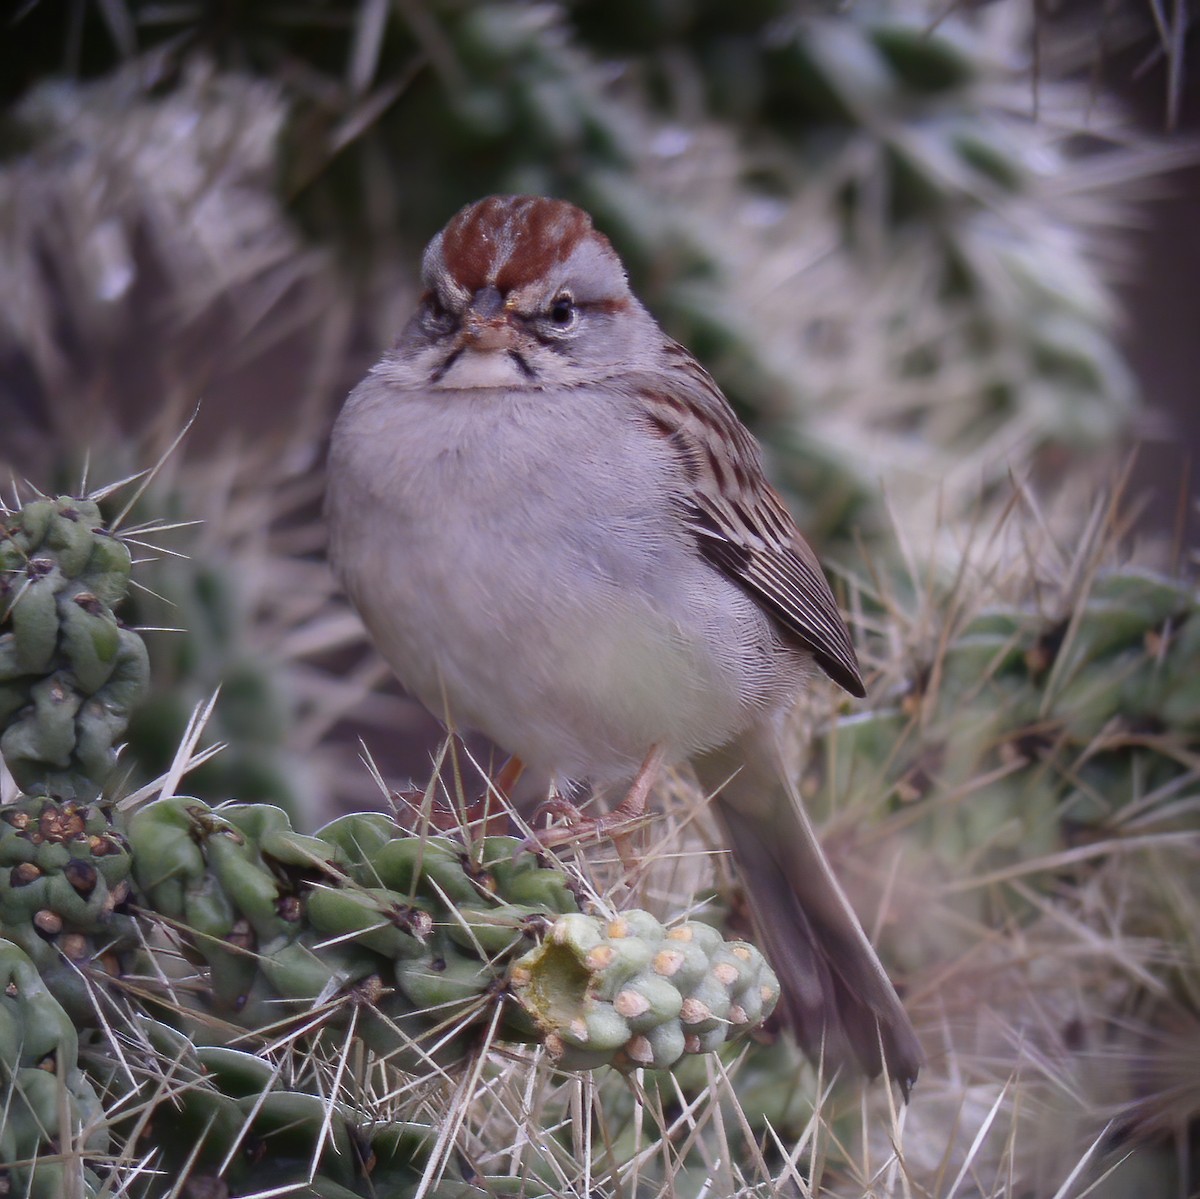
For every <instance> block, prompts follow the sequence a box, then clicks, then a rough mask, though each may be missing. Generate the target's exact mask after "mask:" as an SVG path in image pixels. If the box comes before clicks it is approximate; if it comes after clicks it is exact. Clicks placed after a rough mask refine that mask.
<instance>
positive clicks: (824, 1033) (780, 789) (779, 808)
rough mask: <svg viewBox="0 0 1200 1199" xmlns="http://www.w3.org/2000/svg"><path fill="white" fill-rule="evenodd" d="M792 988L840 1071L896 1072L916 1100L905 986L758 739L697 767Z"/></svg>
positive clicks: (812, 1034) (794, 1007)
mask: <svg viewBox="0 0 1200 1199" xmlns="http://www.w3.org/2000/svg"><path fill="white" fill-rule="evenodd" d="M696 772H697V774H698V775H699V777H700V782H701V785H702V786H703V787H704V788H705V789H706V790H707V791H708V792H709V793H715V794H716V811H717V814H718V816H719V817H720V819H721V822H722V823H723V824H724V826H725V830H726V833H727V836H728V844H729V846H730V848H731V849H732V850H733V856H734V861H735V862H736V864H737V866H738V869H739V872H740V874H741V878H742V883H743V885H744V886H745V888H746V893H747V895H748V897H749V900H750V908H751V911H752V912H753V915H754V921H755V923H756V924H757V926H758V931H759V935H760V937H761V938H762V940H763V944H764V948H765V950H766V953H767V957H768V958H769V959H770V962H771V965H772V966H773V967H774V968H775V972H776V974H777V975H778V976H779V981H780V984H781V986H782V992H783V993H782V1003H783V1006H784V1011H785V1013H786V1015H787V1017H788V1020H789V1022H790V1024H791V1026H792V1029H793V1031H794V1032H795V1035H796V1039H797V1041H798V1042H799V1044H800V1047H801V1048H802V1049H803V1050H804V1052H805V1053H806V1054H807V1055H808V1056H809V1057H810V1058H811V1059H813V1060H814V1061H815V1060H816V1059H817V1058H819V1057H820V1056H822V1055H824V1061H825V1067H826V1069H827V1070H832V1069H834V1068H836V1067H838V1066H841V1065H843V1064H851V1063H852V1062H857V1064H858V1066H859V1068H861V1070H862V1071H863V1072H864V1073H866V1074H867V1075H868V1076H869V1077H871V1078H874V1077H875V1076H876V1075H877V1074H878V1073H879V1072H880V1070H881V1069H882V1068H883V1067H884V1065H885V1064H886V1066H887V1072H888V1075H889V1076H890V1077H891V1078H893V1079H894V1080H895V1081H896V1082H898V1083H899V1084H900V1088H901V1090H902V1091H903V1092H904V1097H905V1099H906V1100H907V1098H908V1093H909V1090H910V1088H911V1087H912V1084H913V1083H914V1082H915V1081H916V1078H917V1073H918V1071H919V1070H920V1068H921V1065H922V1063H923V1061H924V1058H923V1055H922V1053H921V1046H920V1043H919V1042H918V1040H917V1035H916V1033H915V1032H914V1031H913V1027H912V1024H911V1023H910V1022H909V1019H908V1015H907V1014H906V1013H905V1011H904V1008H903V1006H902V1005H901V1003H900V999H899V997H898V996H897V994H896V990H895V988H894V987H893V986H892V984H891V982H890V981H889V980H888V977H887V975H886V974H885V973H884V969H883V966H882V965H881V964H880V961H879V958H878V957H877V956H876V955H875V950H874V949H873V948H872V947H871V943H870V941H868V940H867V937H866V934H865V933H864V932H863V930H862V925H860V924H859V922H858V918H857V917H856V916H855V914H854V911H853V909H852V908H851V907H850V904H849V902H848V901H847V899H846V896H845V895H844V894H843V892H842V889H841V887H840V886H839V885H838V882H837V879H835V878H834V876H833V872H832V870H830V868H829V863H828V862H827V861H826V860H825V855H824V853H823V852H822V850H821V846H820V844H819V843H818V841H817V838H816V834H815V833H814V832H813V828H812V825H811V824H810V823H809V820H808V816H807V814H806V813H805V811H804V808H803V806H802V804H801V801H800V797H799V795H798V794H797V793H796V790H795V788H794V787H793V786H792V785H791V783H790V782H789V781H788V780H787V777H786V773H785V772H784V771H783V770H782V769H781V766H780V755H779V753H778V750H777V747H776V744H775V741H774V737H773V735H771V734H770V733H769V732H766V731H755V732H752V733H750V734H748V735H747V736H745V737H743V738H741V739H740V740H738V741H735V742H732V743H730V744H729V745H727V746H724V747H722V748H721V749H720V750H717V751H715V752H713V753H711V754H707V755H705V756H704V757H702V758H700V759H699V760H698V761H697V762H696Z"/></svg>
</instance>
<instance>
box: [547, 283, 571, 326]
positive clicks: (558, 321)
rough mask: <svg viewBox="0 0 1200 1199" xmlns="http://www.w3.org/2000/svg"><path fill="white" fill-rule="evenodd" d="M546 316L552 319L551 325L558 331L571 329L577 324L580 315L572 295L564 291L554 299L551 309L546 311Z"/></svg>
mask: <svg viewBox="0 0 1200 1199" xmlns="http://www.w3.org/2000/svg"><path fill="white" fill-rule="evenodd" d="M546 315H547V316H548V317H549V318H550V323H551V324H552V325H553V326H554V327H555V328H556V329H569V328H570V327H571V326H572V325H573V324H574V323H575V320H576V318H577V316H578V315H579V314H578V311H577V309H576V308H575V301H574V300H572V299H571V296H570V293H569V292H565V291H564V292H560V293H559V294H558V295H557V296H555V297H554V299H553V300H552V301H551V303H550V307H549V308H548V309H547V311H546Z"/></svg>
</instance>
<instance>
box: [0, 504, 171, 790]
mask: <svg viewBox="0 0 1200 1199" xmlns="http://www.w3.org/2000/svg"><path fill="white" fill-rule="evenodd" d="M129 564H130V558H129V551H128V550H127V549H126V548H125V546H124V545H123V544H122V543H121V542H120V541H117V540H116V539H115V538H113V537H111V536H109V534H108V533H107V532H106V531H105V530H104V528H103V525H102V522H101V519H100V511H99V509H98V508H97V507H96V505H95V504H94V503H92V502H91V501H89V500H75V499H70V498H63V499H59V500H38V501H36V502H35V503H32V504H29V505H27V506H25V507H24V508H22V509H21V510H20V511H19V512H18V513H15V514H14V515H13V516H12V517H11V518H10V523H9V525H8V527H7V528H6V529H5V530H4V535H3V536H0V627H3V626H7V631H6V632H4V633H3V634H0V720H2V721H3V723H4V725H5V729H4V733H3V737H2V738H0V750H2V751H3V754H4V759H5V762H6V763H7V765H8V769H9V771H10V772H11V773H12V775H13V777H14V778H15V779H16V781H17V783H18V784H19V785H21V786H23V787H25V788H26V790H29V791H34V792H40V793H43V794H47V793H48V794H55V795H59V796H64V797H67V798H74V797H76V796H78V797H79V798H82V799H92V798H94V797H95V796H96V795H98V794H99V791H100V788H101V786H102V785H103V783H104V781H105V779H106V778H107V777H108V775H109V773H110V772H111V769H112V766H113V765H114V763H115V762H116V752H115V750H114V748H113V746H114V742H115V741H116V739H117V738H118V737H119V736H120V735H121V733H122V732H124V729H125V726H126V724H127V723H128V720H129V713H130V711H131V710H132V708H133V707H134V705H135V704H136V703H137V702H138V700H139V699H140V698H141V696H142V693H143V692H144V690H145V687H146V681H147V674H148V666H147V659H146V649H145V646H144V645H143V643H142V640H141V638H140V637H138V636H137V635H136V634H135V633H132V632H130V631H129V630H128V629H125V628H122V627H121V625H120V623H119V622H118V620H117V619H116V617H115V616H114V615H113V612H112V609H113V607H114V606H115V605H116V604H117V603H119V601H120V600H121V599H122V598H123V597H124V595H125V590H126V587H127V585H128V581H129Z"/></svg>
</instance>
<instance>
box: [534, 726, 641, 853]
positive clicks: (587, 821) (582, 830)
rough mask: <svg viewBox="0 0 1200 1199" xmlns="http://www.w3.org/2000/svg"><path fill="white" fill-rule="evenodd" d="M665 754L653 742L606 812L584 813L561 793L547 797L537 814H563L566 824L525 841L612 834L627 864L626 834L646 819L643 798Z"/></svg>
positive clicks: (540, 844)
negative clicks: (621, 794) (626, 787)
mask: <svg viewBox="0 0 1200 1199" xmlns="http://www.w3.org/2000/svg"><path fill="white" fill-rule="evenodd" d="M664 757H665V751H664V749H663V747H662V746H661V745H652V746H651V747H650V752H649V753H647V754H646V757H645V760H644V761H643V762H642V764H641V766H640V767H638V772H637V774H636V776H635V777H634V780H633V783H632V784H631V785H630V788H629V790H628V791H627V792H626V793H625V798H624V799H623V800H621V802H620V803H619V804H618V805H617V806H616V807H615V808H613V810H612V811H611V812H605V813H604V814H603V815H602V816H585V815H584V814H583V813H582V812H580V810H579V809H578V808H577V807H576V806H575V805H574V804H573V803H571V802H570V801H569V800H566V799H563V798H562V797H561V796H556V797H554V798H552V799H549V800H547V801H546V802H545V803H544V804H542V806H541V807H540V808H538V813H537V814H538V815H540V814H541V813H543V812H554V813H555V814H557V815H560V816H565V817H566V819H567V825H566V827H565V828H551V829H546V830H545V831H543V832H536V833H533V834H532V835H531V836H530V837H529V838H528V839H527V840H526V844H527V845H528V846H529V848H531V849H534V850H537V849H554V848H556V847H557V846H559V845H567V844H570V843H572V842H576V841H602V840H604V838H605V837H611V838H612V839H613V841H615V842H616V846H617V852H618V853H619V854H620V855H621V860H622V861H624V862H626V863H627V864H628V862H629V861H630V860H631V858H632V855H631V854H630V853H629V838H630V836H631V834H632V833H633V832H634V831H636V830H637V829H639V828H640V827H641V826H642V824H643V823H644V822H645V819H646V800H647V799H648V798H649V796H650V789H651V788H652V787H653V786H654V784H655V783H656V782H657V781H658V774H659V771H660V770H661V769H662V764H663V758H664ZM535 819H536V816H535Z"/></svg>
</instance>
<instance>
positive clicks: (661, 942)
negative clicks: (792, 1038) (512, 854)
mask: <svg viewBox="0 0 1200 1199" xmlns="http://www.w3.org/2000/svg"><path fill="white" fill-rule="evenodd" d="M510 978H511V986H512V990H513V993H514V995H515V996H516V998H517V1000H518V1002H520V1003H521V1005H522V1006H523V1007H524V1009H525V1011H526V1012H527V1013H528V1015H529V1016H530V1017H531V1018H532V1020H533V1022H534V1023H535V1024H536V1025H537V1027H538V1028H539V1029H540V1030H541V1032H542V1035H543V1037H544V1041H545V1045H546V1048H547V1050H548V1052H549V1054H550V1056H551V1059H552V1060H553V1061H554V1062H555V1063H556V1064H557V1065H559V1066H561V1067H562V1068H563V1069H565V1070H586V1069H590V1068H592V1067H594V1066H598V1065H601V1064H611V1065H614V1066H617V1067H618V1068H620V1069H626V1070H629V1069H636V1068H638V1067H651V1068H655V1069H662V1068H665V1067H669V1066H672V1065H674V1064H675V1063H676V1062H678V1061H679V1060H680V1059H681V1058H682V1057H683V1056H684V1055H685V1054H688V1053H706V1052H710V1051H711V1050H713V1049H715V1048H716V1047H717V1046H719V1045H720V1044H722V1043H724V1041H725V1040H727V1039H729V1038H731V1037H734V1036H737V1035H738V1034H739V1033H742V1032H745V1031H747V1030H748V1029H750V1028H752V1027H754V1026H755V1025H757V1024H760V1023H761V1022H762V1021H763V1020H765V1019H766V1018H767V1016H769V1015H770V1014H771V1011H772V1010H773V1009H774V1007H775V1004H776V1002H777V1001H778V999H779V982H778V980H777V979H776V977H775V975H774V973H773V971H772V970H771V968H770V966H769V965H768V964H767V962H766V959H765V958H764V957H763V956H762V954H760V953H759V952H758V950H757V949H755V948H754V947H753V946H752V945H748V944H746V943H745V942H742V941H730V942H726V941H724V940H723V939H722V938H721V935H720V933H719V932H717V930H716V929H714V928H712V927H711V926H709V925H705V924H698V923H692V922H689V923H686V924H679V925H675V926H673V927H670V928H666V927H664V926H663V925H662V924H660V923H659V922H658V921H657V920H655V919H654V917H653V916H651V915H650V914H649V913H648V912H641V911H630V912H623V913H622V914H621V915H620V916H617V917H616V918H614V919H612V920H602V919H600V918H598V917H594V916H586V915H583V914H574V915H566V916H562V917H560V918H559V919H558V920H557V921H556V922H555V924H554V925H553V926H552V927H551V929H550V930H549V932H548V933H547V935H546V938H545V940H544V941H543V942H542V944H541V945H539V946H537V947H536V948H535V949H533V950H530V952H529V953H527V954H525V955H524V956H523V957H521V958H519V959H518V960H517V961H516V962H515V963H514V964H513V968H512V971H511V975H510Z"/></svg>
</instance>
